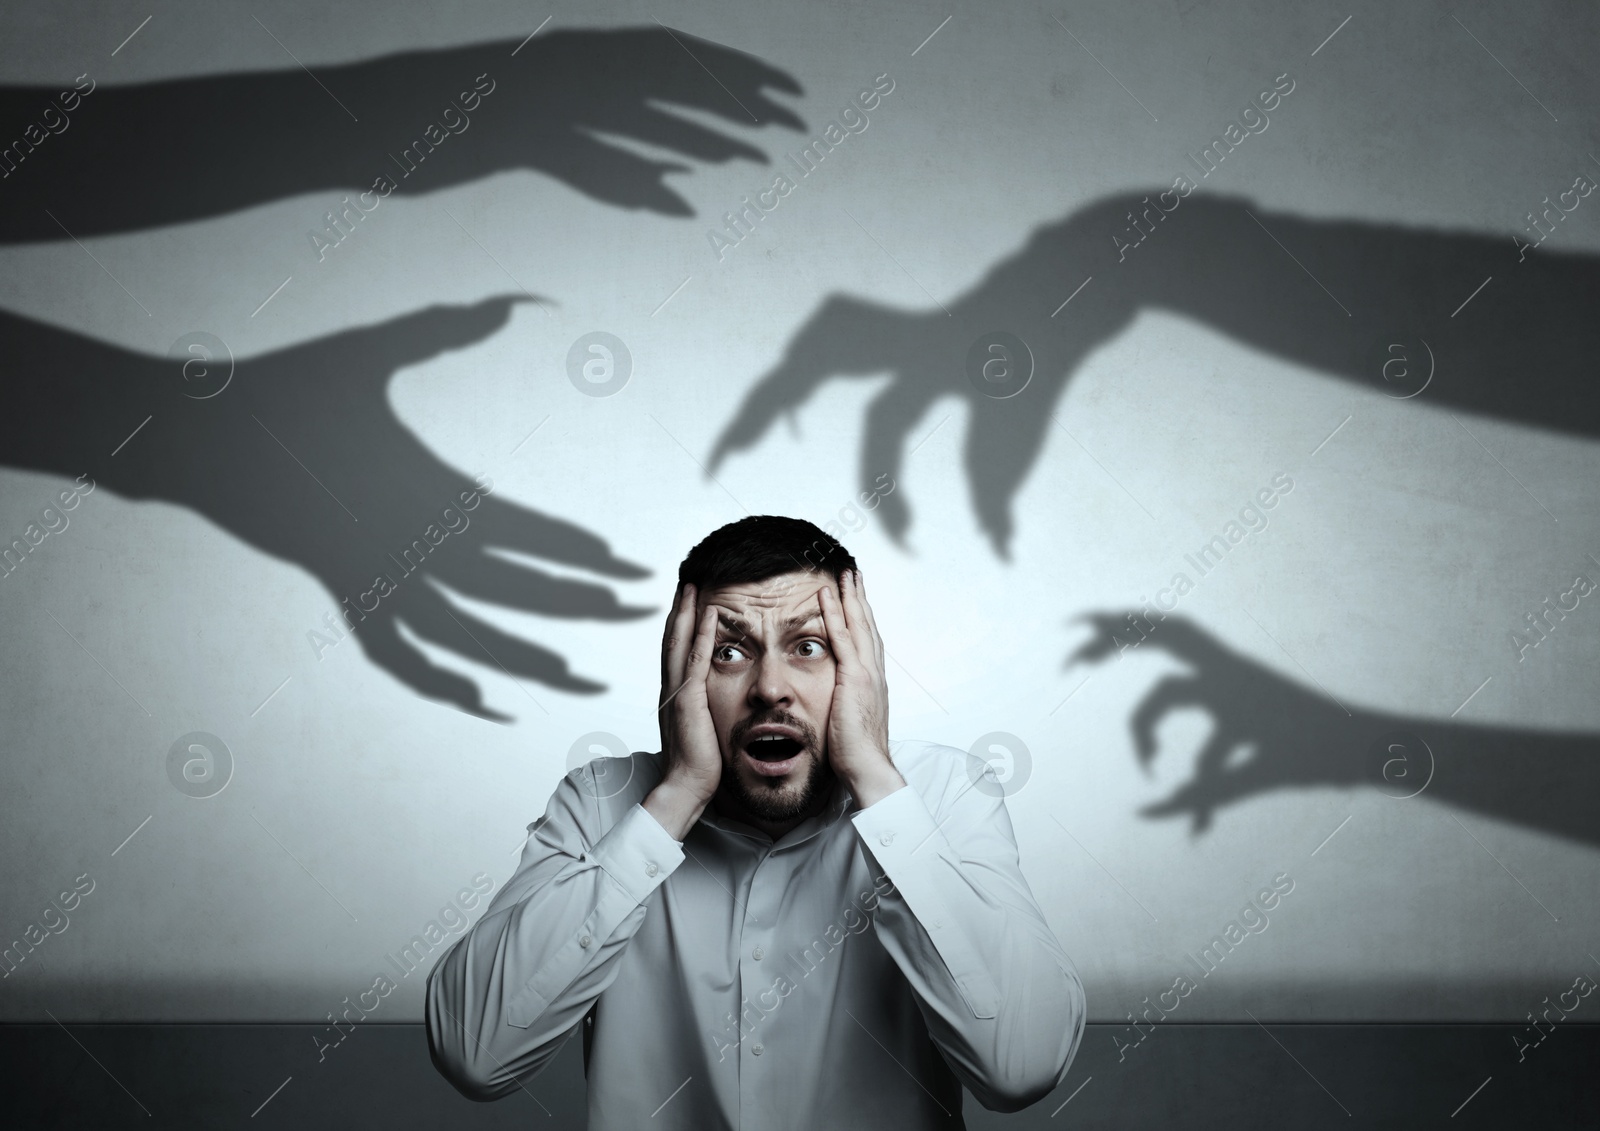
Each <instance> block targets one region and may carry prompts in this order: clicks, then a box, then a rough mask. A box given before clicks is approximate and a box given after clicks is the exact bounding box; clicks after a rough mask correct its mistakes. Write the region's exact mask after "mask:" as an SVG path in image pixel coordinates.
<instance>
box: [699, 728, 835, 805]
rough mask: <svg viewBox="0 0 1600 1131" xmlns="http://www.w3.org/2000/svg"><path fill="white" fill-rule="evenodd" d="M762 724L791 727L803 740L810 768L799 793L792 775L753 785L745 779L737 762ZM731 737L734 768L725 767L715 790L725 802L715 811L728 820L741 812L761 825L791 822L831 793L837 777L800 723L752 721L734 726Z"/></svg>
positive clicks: (810, 731)
mask: <svg viewBox="0 0 1600 1131" xmlns="http://www.w3.org/2000/svg"><path fill="white" fill-rule="evenodd" d="M762 723H780V724H783V725H785V726H791V727H794V728H795V729H796V730H798V731H800V732H801V733H802V734H803V735H804V736H805V738H804V740H803V741H804V744H805V749H806V751H808V752H809V754H810V756H811V768H810V770H808V771H807V773H806V776H805V779H804V780H803V781H802V782H800V783H799V788H798V789H797V788H795V786H794V783H793V780H792V779H793V775H786V776H785V777H784V778H768V777H760V776H758V777H757V778H756V780H755V781H754V782H753V783H752V782H748V781H746V780H745V779H744V777H743V775H742V772H741V771H742V766H741V765H740V762H739V753H740V752H742V751H743V749H744V736H745V735H746V734H748V733H749V732H750V730H751V729H752V728H754V727H756V726H758V725H760V724H762ZM730 737H731V739H732V743H733V749H734V759H733V765H732V766H725V767H724V770H723V774H722V780H721V782H720V783H719V784H718V786H717V794H718V796H719V798H721V799H722V800H723V801H724V802H726V804H719V806H718V807H719V808H721V809H722V810H723V811H724V812H727V813H728V814H729V815H730V816H734V815H737V814H738V813H740V812H743V813H748V814H750V815H751V816H754V817H757V818H759V819H761V820H763V821H792V820H794V819H795V818H796V817H803V816H807V815H809V814H810V813H812V812H814V811H815V810H817V809H819V808H820V807H821V805H822V803H823V801H824V800H825V799H826V798H827V796H828V794H829V793H831V792H832V790H833V784H834V780H835V777H836V775H835V774H834V771H833V766H832V765H830V764H829V762H828V757H827V754H826V752H825V751H823V750H822V749H821V743H820V742H819V741H818V735H817V733H816V731H815V729H814V728H812V727H810V726H808V725H807V724H805V723H804V722H802V721H801V720H799V719H796V718H794V717H793V716H791V715H786V714H778V715H770V714H769V715H767V716H765V717H756V718H751V719H747V720H745V721H744V722H743V723H741V724H740V725H739V726H736V727H735V728H734V731H733V734H732V735H731V736H730Z"/></svg>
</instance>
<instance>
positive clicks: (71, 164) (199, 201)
mask: <svg viewBox="0 0 1600 1131" xmlns="http://www.w3.org/2000/svg"><path fill="white" fill-rule="evenodd" d="M247 26H249V28H250V30H251V31H253V32H254V31H256V30H257V29H255V28H254V27H253V25H247ZM259 34H260V35H261V36H262V37H263V38H266V35H267V33H266V32H265V31H264V30H262V31H259ZM513 51H515V54H514V55H513ZM708 72H709V73H708ZM81 87H82V89H81V90H80V89H77V88H75V87H73V86H72V84H65V90H63V89H62V88H56V87H39V86H8V87H0V172H4V173H6V174H7V175H6V176H5V177H4V179H0V243H10V244H17V243H33V242H39V241H52V240H62V239H66V238H68V234H67V233H68V232H70V233H71V234H72V235H73V236H77V237H80V238H82V237H87V236H97V235H105V234H109V233H113V232H127V231H133V230H137V229H142V228H151V227H157V226H160V225H163V224H175V223H180V222H184V221H190V220H198V219H204V218H208V217H214V216H220V215H223V214H226V213H229V212H234V211H237V210H239V209H243V208H248V207H251V206H252V205H258V204H263V203H266V202H269V201H273V200H277V199H280V198H282V197H288V196H293V195H296V194H299V193H309V192H318V191H334V192H339V191H344V190H348V192H349V194H350V197H351V200H352V206H353V207H356V208H376V207H377V202H378V201H379V200H381V198H382V197H383V196H384V195H387V193H386V192H384V191H383V190H381V189H380V190H379V191H378V192H377V193H375V194H373V195H371V196H369V197H368V198H366V200H365V201H364V202H363V201H362V200H360V198H359V194H361V193H363V192H367V191H369V190H372V189H373V187H374V185H375V184H377V183H378V181H379V178H388V179H389V181H390V185H391V187H390V188H389V189H388V190H387V191H388V192H389V193H393V192H397V193H400V194H402V195H408V194H416V193H423V192H429V191H432V190H435V189H441V188H447V187H450V186H453V185H459V184H463V183H465V182H468V181H473V180H477V179H479V178H482V177H487V176H489V175H491V174H494V173H500V172H505V171H508V170H517V169H527V170H537V171H539V172H542V173H546V174H548V175H550V176H552V177H555V178H556V179H558V180H560V181H562V182H564V183H566V184H568V185H570V186H571V187H572V188H574V189H576V190H577V191H579V192H581V193H583V194H585V195H586V196H589V197H591V198H593V199H595V200H598V201H601V202H603V203H605V204H611V205H615V206H617V207H619V208H627V209H649V210H652V211H655V212H659V213H663V214H665V215H669V216H689V215H692V214H693V212H692V210H691V209H690V207H689V204H688V202H687V201H685V200H684V199H683V197H681V196H680V195H679V194H678V193H676V192H674V191H673V190H672V189H671V188H669V187H668V186H667V184H666V182H665V177H666V175H667V174H668V173H677V172H688V171H689V170H690V166H688V165H686V164H682V163H678V162H671V161H659V160H651V159H648V158H645V157H641V156H638V155H636V154H635V153H633V152H632V151H630V150H629V149H626V148H624V147H622V146H620V145H617V144H614V143H613V142H611V141H609V140H607V139H606V138H605V137H604V136H603V135H606V134H609V135H613V136H616V137H621V138H627V139H629V140H630V141H634V142H643V143H647V144H649V145H651V146H655V147H658V148H661V149H663V150H667V151H670V152H674V153H677V154H681V155H682V156H683V157H684V158H687V159H691V160H694V161H708V162H725V161H728V160H731V159H733V158H735V157H743V158H748V159H749V160H752V161H758V162H762V163H765V162H767V160H768V159H767V157H766V155H765V154H764V153H762V151H761V150H759V149H757V148H755V147H754V146H752V145H749V144H748V143H746V142H743V141H740V140H738V139H736V138H734V137H732V136H729V135H726V134H724V133H720V132H718V131H717V130H715V129H711V128H709V127H707V126H705V125H702V124H700V123H698V122H695V121H692V120H690V119H689V118H687V117H684V116H683V115H681V114H675V113H672V112H671V110H669V109H667V107H670V106H677V107H683V108H686V109H689V110H692V111H696V112H699V113H703V114H707V115H713V116H715V117H717V118H721V119H723V120H725V121H727V122H730V123H734V124H737V125H739V126H743V127H755V126H758V125H768V124H771V123H779V124H782V125H785V126H790V127H793V128H795V129H800V128H802V127H803V123H802V121H801V120H800V119H799V118H798V117H796V116H795V114H794V113H793V112H791V111H790V110H788V109H786V108H784V107H783V106H781V105H779V104H778V103H775V102H773V101H772V100H771V98H770V97H768V94H767V88H773V89H776V90H781V91H786V92H789V93H793V94H798V93H799V92H800V90H801V87H800V84H799V83H798V82H796V81H795V80H794V79H793V78H792V77H791V76H790V75H788V74H787V73H786V72H784V71H782V70H779V69H777V68H776V67H773V66H770V65H769V64H767V63H764V62H762V61H760V60H759V59H756V58H754V57H753V56H750V55H747V54H744V53H743V52H740V51H735V50H733V49H731V48H728V47H723V46H720V45H718V44H715V43H710V42H707V41H706V40H703V39H697V38H695V37H694V36H691V35H688V34H687V33H684V32H678V31H671V30H668V29H667V28H665V27H660V28H649V29H633V28H629V29H621V30H617V31H581V30H580V31H552V32H548V33H545V34H542V35H538V36H536V37H534V38H533V39H532V40H530V41H528V42H526V43H525V44H523V45H522V46H521V47H520V49H519V48H518V43H517V41H516V40H504V41H496V42H491V43H484V44H474V45H472V46H468V47H456V48H449V49H446V50H441V51H408V52H404V53H402V54H396V55H388V56H384V57H383V58H379V59H374V60H370V61H367V62H361V63H349V64H341V65H337V66H318V67H317V68H316V69H315V77H314V78H313V77H312V75H308V74H307V73H306V72H305V71H303V70H300V69H293V70H279V71H261V72H253V73H248V74H232V75H219V76H210V77H201V78H192V79H174V80H168V81H162V82H153V83H143V84H139V85H134V86H121V87H110V86H97V85H95V77H94V76H93V75H88V76H86V77H85V78H84V79H83V81H82V83H81ZM85 92H86V93H85ZM58 131H59V132H58ZM356 216H357V213H354V212H352V213H351V216H350V219H347V220H346V221H345V222H346V223H347V224H352V225H353V224H354V223H355V222H356Z"/></svg>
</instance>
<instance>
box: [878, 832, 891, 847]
mask: <svg viewBox="0 0 1600 1131" xmlns="http://www.w3.org/2000/svg"><path fill="white" fill-rule="evenodd" d="M878 843H879V844H881V845H883V846H884V847H885V848H888V847H889V846H890V845H891V844H893V843H894V834H893V833H884V834H883V835H882V836H880V837H879V838H878Z"/></svg>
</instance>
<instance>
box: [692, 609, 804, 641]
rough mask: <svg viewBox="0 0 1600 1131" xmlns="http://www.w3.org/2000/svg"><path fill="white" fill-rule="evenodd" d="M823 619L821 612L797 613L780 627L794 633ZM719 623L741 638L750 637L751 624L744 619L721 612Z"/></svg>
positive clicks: (719, 613) (718, 614)
mask: <svg viewBox="0 0 1600 1131" xmlns="http://www.w3.org/2000/svg"><path fill="white" fill-rule="evenodd" d="M821 619H822V613H821V611H820V610H819V611H817V612H813V613H795V614H794V615H793V616H792V617H788V618H786V619H785V620H784V621H783V622H782V623H781V624H780V625H779V626H778V627H779V628H780V629H782V630H783V631H784V632H793V631H794V630H795V629H797V628H804V627H805V626H806V625H808V624H810V623H811V622H812V621H820V620H821ZM717 623H718V624H719V625H721V626H722V627H723V628H725V629H727V630H728V631H729V632H737V633H738V634H739V635H740V636H749V635H750V623H749V622H748V621H746V620H745V619H744V618H743V617H736V616H733V615H731V614H729V613H724V612H721V611H720V610H719V611H718V613H717Z"/></svg>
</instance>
